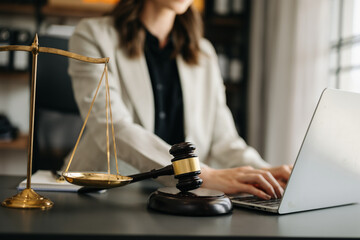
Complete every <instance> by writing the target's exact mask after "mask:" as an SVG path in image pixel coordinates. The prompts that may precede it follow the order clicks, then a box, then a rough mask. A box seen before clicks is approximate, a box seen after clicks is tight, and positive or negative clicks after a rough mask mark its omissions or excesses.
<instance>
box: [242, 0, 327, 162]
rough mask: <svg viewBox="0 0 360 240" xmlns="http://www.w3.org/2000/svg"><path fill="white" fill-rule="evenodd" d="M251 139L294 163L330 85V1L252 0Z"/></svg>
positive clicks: (268, 156) (269, 154) (267, 155)
mask: <svg viewBox="0 0 360 240" xmlns="http://www.w3.org/2000/svg"><path fill="white" fill-rule="evenodd" d="M252 4H253V5H252V6H253V8H252V19H251V22H252V25H251V41H250V42H251V49H250V56H251V57H250V84H249V112H248V116H249V118H248V119H249V123H248V126H249V130H248V131H249V132H248V136H249V139H248V142H249V144H250V145H252V146H254V147H255V148H257V149H258V151H259V152H260V154H261V155H262V156H263V158H264V159H265V160H266V161H268V162H270V163H271V164H273V165H280V164H286V163H293V162H294V160H295V159H296V156H297V153H298V151H299V148H300V146H301V143H302V140H303V138H304V136H305V133H306V129H307V127H308V124H309V122H310V120H311V117H312V114H313V111H314V109H315V107H316V104H317V101H318V98H319V97H320V95H321V92H322V90H323V89H324V88H325V87H327V86H328V72H329V68H328V62H329V57H328V54H329V46H330V42H329V39H330V38H329V28H330V26H329V25H330V24H329V22H330V14H329V13H330V0H316V1H313V0H253V1H252Z"/></svg>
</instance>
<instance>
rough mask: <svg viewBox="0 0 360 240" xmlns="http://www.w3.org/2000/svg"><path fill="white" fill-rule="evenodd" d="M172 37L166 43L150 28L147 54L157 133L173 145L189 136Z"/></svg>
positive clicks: (146, 42) (146, 45) (147, 37)
mask: <svg viewBox="0 0 360 240" xmlns="http://www.w3.org/2000/svg"><path fill="white" fill-rule="evenodd" d="M173 49H174V46H173V43H172V40H171V38H170V39H169V41H168V43H167V44H166V46H165V47H163V48H160V47H159V40H158V39H157V38H156V37H155V36H153V35H152V34H151V33H149V31H146V39H145V49H144V52H145V58H146V63H147V66H148V70H149V74H150V78H151V84H152V88H153V93H154V103H155V134H156V135H157V136H159V137H160V138H161V139H163V140H164V141H165V142H167V143H168V144H170V145H173V144H175V143H180V142H183V141H184V140H185V136H184V113H183V99H182V91H181V84H180V78H179V72H178V69H177V65H176V59H175V57H172V56H171V54H172V51H173Z"/></svg>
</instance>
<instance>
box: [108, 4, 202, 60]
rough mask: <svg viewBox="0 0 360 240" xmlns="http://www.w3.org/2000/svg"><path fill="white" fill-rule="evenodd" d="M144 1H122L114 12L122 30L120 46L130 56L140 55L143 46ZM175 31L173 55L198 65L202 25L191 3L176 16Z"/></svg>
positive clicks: (113, 14) (118, 27)
mask: <svg viewBox="0 0 360 240" xmlns="http://www.w3.org/2000/svg"><path fill="white" fill-rule="evenodd" d="M144 1H145V0H121V1H120V2H119V3H118V5H117V6H116V7H115V9H114V10H113V11H112V12H111V15H112V16H114V20H115V27H116V29H117V31H118V32H119V36H120V46H121V47H122V48H123V49H124V50H125V52H126V54H127V55H128V56H129V57H130V58H135V57H139V56H140V55H141V53H142V52H143V49H144V41H145V30H144V27H143V24H142V23H141V21H140V13H141V11H142V9H143V6H144ZM172 34H173V38H172V39H173V43H174V52H173V56H176V55H178V54H181V56H182V57H183V59H184V60H185V62H187V63H188V64H197V63H198V60H199V54H200V46H199V41H200V39H201V37H202V36H203V25H202V20H201V16H200V14H199V12H198V11H197V10H196V9H194V7H193V6H190V7H189V8H188V10H187V11H186V12H185V13H184V14H181V15H177V16H176V18H175V22H174V27H173V29H172Z"/></svg>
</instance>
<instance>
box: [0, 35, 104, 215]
mask: <svg viewBox="0 0 360 240" xmlns="http://www.w3.org/2000/svg"><path fill="white" fill-rule="evenodd" d="M0 51H27V52H31V53H32V54H33V62H32V75H31V100H30V120H29V143H28V162H27V183H26V189H24V190H23V191H22V192H20V193H18V194H16V195H15V196H13V197H10V198H8V199H6V200H5V201H3V202H2V203H1V205H2V206H4V207H9V208H40V209H49V208H51V207H52V206H53V204H54V203H53V202H52V201H50V200H49V199H47V198H44V197H42V196H40V195H39V194H37V193H36V192H35V191H34V190H33V189H31V172H32V160H33V142H34V115H35V97H36V73H37V57H38V54H39V53H40V52H45V53H52V54H57V55H62V56H65V57H69V58H73V59H77V60H80V61H84V62H90V63H105V64H107V63H108V62H109V58H90V57H85V56H81V55H79V54H75V53H71V52H68V51H64V50H60V49H55V48H47V47H39V41H38V36H37V35H36V36H35V39H34V42H33V43H32V45H31V46H2V47H0Z"/></svg>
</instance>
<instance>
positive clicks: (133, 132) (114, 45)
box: [69, 17, 269, 174]
mask: <svg viewBox="0 0 360 240" xmlns="http://www.w3.org/2000/svg"><path fill="white" fill-rule="evenodd" d="M200 47H201V51H202V54H201V57H200V63H199V65H196V66H192V65H188V64H187V63H186V62H185V61H184V60H183V59H182V57H181V56H178V57H177V58H176V62H177V67H178V71H179V75H180V82H181V87H182V93H183V101H184V129H185V138H186V141H190V142H192V143H194V144H195V145H196V147H197V149H196V151H195V152H196V154H197V155H198V156H199V159H200V161H201V162H202V164H207V165H210V166H217V167H221V168H229V167H236V166H243V165H250V166H253V167H256V168H260V167H268V166H269V165H268V164H267V163H266V162H264V161H263V160H262V158H261V157H260V156H259V154H258V153H257V152H256V151H255V150H254V149H253V148H251V147H249V146H248V145H246V143H245V142H244V140H243V139H242V138H240V137H239V135H238V133H237V131H236V129H235V124H234V121H233V118H232V114H231V112H230V111H229V108H228V107H227V105H226V100H225V89H224V85H223V82H222V78H221V75H220V71H219V67H218V62H217V57H216V54H215V51H214V49H213V47H212V45H211V44H210V43H209V42H208V41H207V40H205V39H203V40H201V42H200ZM69 49H70V51H72V52H75V53H78V54H81V55H84V56H88V57H97V58H102V57H110V62H109V65H108V66H109V86H110V97H111V107H112V117H113V121H114V127H115V135H116V138H115V139H116V145H117V155H118V159H119V160H122V161H125V162H127V163H128V164H130V165H132V166H134V167H135V168H136V169H138V170H139V171H140V172H143V171H149V170H151V169H153V168H160V167H163V166H165V165H169V164H171V162H170V160H171V159H172V156H171V155H170V154H169V149H170V148H171V146H170V145H168V144H167V143H166V142H164V141H163V140H162V139H160V138H159V137H157V136H156V135H155V134H154V98H153V90H152V86H151V80H150V77H149V73H148V69H147V64H146V60H145V57H144V55H142V56H140V57H139V58H135V59H129V58H128V57H127V56H126V55H125V53H124V52H123V51H122V50H121V48H120V47H119V38H118V32H117V31H116V29H115V27H114V24H113V18H112V17H101V18H92V19H85V20H82V21H81V22H80V23H79V24H78V26H77V28H76V30H75V32H74V34H73V36H72V37H71V39H70V42H69ZM103 69H104V65H102V64H90V63H83V62H80V61H77V60H70V66H69V74H70V76H71V77H72V84H73V89H74V94H75V99H76V102H77V104H78V106H79V109H80V112H81V115H82V118H83V119H84V118H85V116H86V114H87V112H88V110H89V107H90V103H91V101H92V98H93V96H94V93H95V89H96V87H97V84H98V83H99V80H100V77H101V74H102V72H103ZM105 124H106V115H105V85H104V84H103V85H102V87H101V89H100V91H99V94H98V96H97V98H96V101H95V104H94V107H93V110H92V112H91V115H90V118H89V121H88V123H87V126H86V131H85V133H84V136H83V138H82V140H81V142H80V144H79V146H78V149H77V151H76V154H75V157H74V160H73V163H72V164H71V167H70V169H69V171H75V170H81V171H85V170H86V171H88V170H92V171H106V169H107V162H106V154H105V152H106V135H105V129H106V128H105ZM110 132H111V131H110ZM120 173H122V172H121V169H120ZM127 174H128V173H127Z"/></svg>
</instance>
